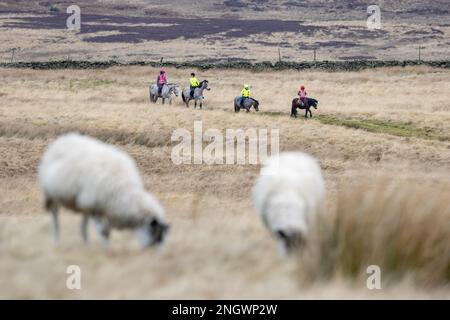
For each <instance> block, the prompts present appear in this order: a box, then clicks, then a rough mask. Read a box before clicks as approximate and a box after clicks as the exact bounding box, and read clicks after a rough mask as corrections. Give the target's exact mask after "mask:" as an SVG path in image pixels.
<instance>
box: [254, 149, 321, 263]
mask: <svg viewBox="0 0 450 320" xmlns="http://www.w3.org/2000/svg"><path fill="white" fill-rule="evenodd" d="M324 198H325V183H324V180H323V178H322V174H321V171H320V166H319V164H318V163H317V162H316V160H315V159H313V158H312V157H311V156H309V155H307V154H304V153H301V152H286V153H281V154H279V155H276V156H273V157H271V158H269V159H268V161H267V162H266V163H265V164H264V166H263V168H262V169H261V173H260V176H259V177H258V179H257V181H256V184H255V186H254V188H253V204H254V207H255V209H256V211H257V212H258V214H259V215H260V216H261V218H262V220H263V222H264V224H265V225H266V226H267V228H268V229H269V230H270V231H271V232H272V233H273V234H274V236H275V237H276V238H277V241H278V247H279V250H280V253H281V254H286V253H289V252H290V251H292V249H293V248H294V247H297V246H299V245H301V244H303V243H304V242H305V241H306V238H307V234H308V230H309V227H310V225H311V223H312V220H313V219H314V216H315V214H316V212H317V211H318V210H319V209H320V208H321V206H322V204H323V201H324Z"/></svg>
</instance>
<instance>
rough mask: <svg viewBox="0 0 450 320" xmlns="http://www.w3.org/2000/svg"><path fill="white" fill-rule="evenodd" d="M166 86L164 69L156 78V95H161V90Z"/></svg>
mask: <svg viewBox="0 0 450 320" xmlns="http://www.w3.org/2000/svg"><path fill="white" fill-rule="evenodd" d="M166 84H167V76H166V71H165V70H164V69H161V70H159V75H158V77H157V78H156V85H157V86H158V94H159V95H160V94H161V91H162V88H163V87H164V85H166Z"/></svg>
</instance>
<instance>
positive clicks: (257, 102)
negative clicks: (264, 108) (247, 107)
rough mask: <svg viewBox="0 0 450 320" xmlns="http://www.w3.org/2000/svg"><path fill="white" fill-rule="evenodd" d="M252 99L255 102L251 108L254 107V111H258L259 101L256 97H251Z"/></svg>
mask: <svg viewBox="0 0 450 320" xmlns="http://www.w3.org/2000/svg"><path fill="white" fill-rule="evenodd" d="M253 101H255V103H254V104H253V108H255V110H256V111H259V101H258V100H256V99H253Z"/></svg>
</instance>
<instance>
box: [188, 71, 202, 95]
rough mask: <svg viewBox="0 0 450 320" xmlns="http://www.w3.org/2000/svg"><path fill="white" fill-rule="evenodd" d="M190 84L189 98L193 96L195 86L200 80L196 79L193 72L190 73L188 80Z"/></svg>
mask: <svg viewBox="0 0 450 320" xmlns="http://www.w3.org/2000/svg"><path fill="white" fill-rule="evenodd" d="M189 83H190V86H191V99H193V98H194V91H195V89H196V88H198V87H199V86H200V82H199V81H198V79H197V77H196V76H195V73H193V72H192V73H191V80H189Z"/></svg>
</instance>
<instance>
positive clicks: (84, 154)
mask: <svg viewBox="0 0 450 320" xmlns="http://www.w3.org/2000/svg"><path fill="white" fill-rule="evenodd" d="M39 182H40V185H41V188H42V191H43V194H44V198H45V208H46V209H47V211H49V212H50V213H51V214H52V217H53V237H54V240H55V242H56V241H58V238H59V223H58V208H59V207H60V206H64V207H66V208H68V209H71V210H73V211H74V212H79V213H81V214H82V223H81V233H82V237H83V240H84V242H85V243H87V242H88V232H87V227H88V221H89V218H92V219H93V220H94V221H95V223H96V225H97V230H98V232H99V233H100V235H101V237H102V240H103V243H104V245H107V244H108V239H109V233H110V229H113V228H115V229H125V228H129V229H133V230H135V231H136V233H137V234H138V236H139V239H140V240H141V243H142V245H143V246H149V245H154V244H160V243H162V242H163V241H164V238H165V236H166V234H167V231H168V228H169V226H168V225H167V224H166V223H165V213H164V209H163V208H162V206H161V205H160V204H159V202H158V201H157V200H156V199H155V198H154V197H153V196H152V195H150V194H149V193H147V192H146V191H145V190H144V186H143V182H142V180H141V177H140V175H139V173H138V169H137V166H136V163H135V162H134V160H133V159H132V158H131V157H130V156H129V155H128V154H126V153H125V152H123V151H121V150H119V149H118V148H116V147H114V146H111V145H108V144H105V143H103V142H101V141H98V140H96V139H94V138H91V137H88V136H82V135H79V134H76V133H69V134H66V135H63V136H61V137H59V138H58V139H56V140H55V141H54V142H52V143H51V144H50V145H49V146H48V148H47V150H46V151H45V153H44V156H43V158H42V161H41V164H40V166H39Z"/></svg>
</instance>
